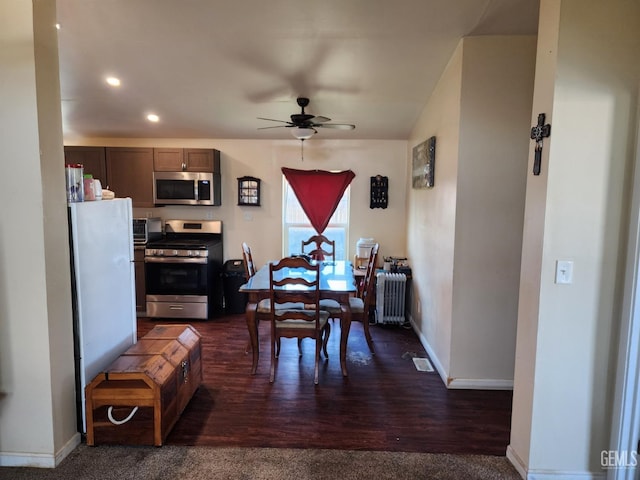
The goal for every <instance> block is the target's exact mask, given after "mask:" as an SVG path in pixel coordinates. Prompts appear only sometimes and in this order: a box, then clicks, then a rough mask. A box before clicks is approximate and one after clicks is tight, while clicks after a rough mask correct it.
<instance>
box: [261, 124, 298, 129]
mask: <svg viewBox="0 0 640 480" xmlns="http://www.w3.org/2000/svg"><path fill="white" fill-rule="evenodd" d="M291 127H293V125H274V126H273V127H258V130H266V129H267V128H291Z"/></svg>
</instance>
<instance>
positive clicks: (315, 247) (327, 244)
mask: <svg viewBox="0 0 640 480" xmlns="http://www.w3.org/2000/svg"><path fill="white" fill-rule="evenodd" d="M309 246H311V247H310V248H309V249H307V247H309ZM300 251H301V252H302V253H304V254H306V255H309V256H310V257H311V258H313V259H314V260H327V257H330V258H329V259H330V260H335V259H336V242H335V241H334V240H329V239H328V238H327V237H325V236H324V235H314V236H312V237H311V238H309V239H308V240H303V241H302V246H301V250H300Z"/></svg>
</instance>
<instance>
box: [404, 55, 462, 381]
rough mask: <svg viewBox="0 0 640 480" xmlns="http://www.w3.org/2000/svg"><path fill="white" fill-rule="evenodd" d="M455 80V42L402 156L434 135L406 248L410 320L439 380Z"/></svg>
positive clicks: (454, 153) (453, 180)
mask: <svg viewBox="0 0 640 480" xmlns="http://www.w3.org/2000/svg"><path fill="white" fill-rule="evenodd" d="M461 81H462V45H461V44H460V45H458V47H457V48H456V50H455V52H454V54H453V56H452V57H451V60H449V64H448V65H447V67H446V69H445V71H444V73H443V74H442V77H441V78H440V81H439V82H438V84H437V85H436V88H435V90H434V92H433V94H432V95H431V98H430V99H429V102H428V103H427V105H426V107H425V109H424V111H423V113H422V115H421V117H420V119H419V121H418V123H417V124H416V127H415V128H414V130H413V132H412V134H411V137H410V139H409V145H408V152H407V155H408V158H409V163H408V164H409V165H410V164H411V155H412V149H413V147H415V146H416V145H418V144H419V143H421V142H422V141H424V140H426V139H427V138H429V137H431V136H433V135H435V137H436V160H435V184H434V185H435V186H434V188H431V189H425V190H413V189H410V190H409V191H408V195H407V199H408V201H407V229H408V234H407V235H408V246H407V249H408V256H409V260H410V262H411V265H412V266H413V269H412V273H413V280H412V289H413V292H412V293H413V302H412V303H413V304H412V319H413V322H414V325H415V327H416V329H417V330H418V331H419V332H420V334H421V336H422V340H423V343H425V342H426V343H427V349H428V351H429V354H430V356H431V359H432V360H433V361H434V363H435V365H434V366H435V367H436V368H437V369H438V371H439V372H440V374H441V375H443V376H444V377H445V378H446V377H447V376H448V372H449V370H450V364H451V358H450V357H451V329H452V326H451V323H452V317H451V315H452V312H451V309H452V302H453V300H452V298H453V292H452V288H451V286H452V283H453V255H454V238H455V216H456V189H457V177H458V149H459V124H460V96H461ZM408 170H409V174H410V172H411V168H409V169H408ZM409 181H410V180H409Z"/></svg>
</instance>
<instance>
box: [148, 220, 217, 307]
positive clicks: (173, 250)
mask: <svg viewBox="0 0 640 480" xmlns="http://www.w3.org/2000/svg"><path fill="white" fill-rule="evenodd" d="M166 235H167V237H166V238H165V239H164V240H162V241H158V242H152V243H149V244H147V248H146V249H145V259H144V261H145V279H146V290H147V295H146V304H147V305H146V307H147V315H148V316H149V317H161V318H162V317H164V318H200V319H206V318H212V317H214V316H216V315H218V314H220V313H222V309H223V301H222V299H223V288H222V260H223V252H222V222H219V221H191V220H189V221H185V220H169V221H168V222H167V223H166Z"/></svg>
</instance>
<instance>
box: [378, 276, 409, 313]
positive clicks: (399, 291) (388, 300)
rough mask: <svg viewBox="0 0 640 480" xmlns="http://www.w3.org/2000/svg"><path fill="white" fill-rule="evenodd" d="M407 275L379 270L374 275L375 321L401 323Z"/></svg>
mask: <svg viewBox="0 0 640 480" xmlns="http://www.w3.org/2000/svg"><path fill="white" fill-rule="evenodd" d="M406 284H407V276H406V275H405V274H404V273H387V272H380V273H378V274H377V275H376V323H391V324H397V325H402V324H403V323H404V322H405V317H404V298H405V288H406Z"/></svg>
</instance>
